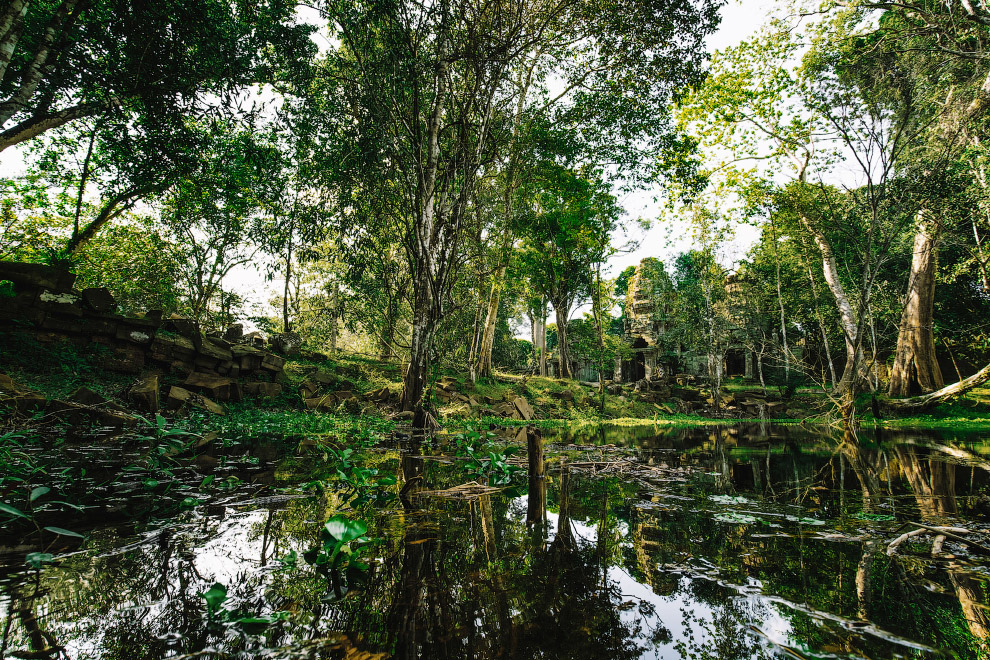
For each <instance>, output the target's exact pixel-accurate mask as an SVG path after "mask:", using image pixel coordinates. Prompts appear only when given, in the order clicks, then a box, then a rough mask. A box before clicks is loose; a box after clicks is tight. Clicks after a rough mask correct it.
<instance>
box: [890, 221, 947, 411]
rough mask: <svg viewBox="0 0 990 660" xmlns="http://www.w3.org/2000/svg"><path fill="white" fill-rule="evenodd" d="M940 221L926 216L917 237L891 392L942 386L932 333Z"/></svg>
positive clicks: (911, 392) (901, 393)
mask: <svg viewBox="0 0 990 660" xmlns="http://www.w3.org/2000/svg"><path fill="white" fill-rule="evenodd" d="M938 238H939V223H938V221H936V220H933V219H930V218H926V217H922V218H921V222H920V223H919V226H918V233H917V234H915V237H914V253H913V254H912V257H911V274H910V276H909V277H908V287H907V298H906V300H905V303H904V311H903V312H902V314H901V324H900V327H899V328H898V331H897V354H896V357H895V359H894V368H893V370H892V371H891V373H890V385H889V389H888V394H890V396H896V397H903V396H911V395H914V394H923V393H925V392H932V391H934V390H937V389H939V388H941V387H942V386H943V385H944V384H945V383H944V382H943V380H942V371H941V370H940V369H939V367H938V360H936V358H935V338H934V337H933V335H932V323H933V315H934V312H933V309H934V302H935V266H936V262H937V261H938Z"/></svg>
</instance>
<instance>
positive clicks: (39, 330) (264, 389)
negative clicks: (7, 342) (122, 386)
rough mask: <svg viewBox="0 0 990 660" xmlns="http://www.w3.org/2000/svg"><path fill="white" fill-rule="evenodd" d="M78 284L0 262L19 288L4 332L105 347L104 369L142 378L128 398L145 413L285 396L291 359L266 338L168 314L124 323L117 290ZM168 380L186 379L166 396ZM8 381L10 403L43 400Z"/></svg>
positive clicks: (1, 307)
mask: <svg viewBox="0 0 990 660" xmlns="http://www.w3.org/2000/svg"><path fill="white" fill-rule="evenodd" d="M75 277H76V276H75V275H74V274H72V273H69V272H66V271H62V270H58V269H56V268H53V267H50V266H45V265H43V264H30V263H14V262H0V280H9V281H10V282H12V283H13V285H14V296H13V297H4V298H0V330H5V331H21V332H26V333H28V334H29V335H30V336H32V337H33V338H34V339H35V340H37V341H38V342H39V343H41V344H43V345H45V344H48V345H54V344H56V343H57V342H68V343H69V344H72V345H74V346H75V347H76V348H79V349H91V348H92V345H93V344H95V345H97V346H101V347H103V349H102V350H100V351H97V355H98V357H97V364H98V365H99V367H101V368H103V369H106V370H107V371H111V372H117V373H124V374H134V375H135V376H141V377H140V378H138V379H137V380H136V381H135V383H134V384H133V385H132V386H131V387H130V388H129V390H128V392H127V397H128V398H129V400H130V401H131V403H132V404H133V405H134V406H135V407H136V408H138V409H140V410H143V411H144V412H149V413H154V412H157V411H158V410H159V408H160V407H162V406H168V407H175V408H177V407H180V406H184V405H185V406H193V407H197V408H202V409H204V410H208V411H210V412H213V413H217V414H223V412H224V410H223V408H222V406H221V405H219V403H218V402H226V401H239V400H241V399H243V398H244V397H274V396H277V395H279V394H281V392H282V387H283V384H284V383H285V382H287V381H286V379H285V374H284V372H283V367H284V365H285V359H284V358H283V357H280V356H279V355H276V354H275V353H272V352H271V351H268V350H265V348H264V345H265V344H264V340H263V338H262V337H261V336H260V334H258V333H249V334H247V335H242V332H240V330H241V329H240V328H232V329H231V330H229V331H228V332H227V333H226V337H227V338H226V339H225V338H223V337H219V336H212V335H204V334H203V333H202V332H201V331H200V328H199V326H198V324H196V323H195V322H193V321H191V320H189V319H185V318H181V317H176V316H173V317H172V318H167V319H166V318H163V317H162V313H161V312H148V313H146V314H145V315H144V316H143V317H142V318H134V317H125V316H122V315H120V314H117V313H115V310H116V307H117V304H116V301H115V300H114V298H113V295H112V294H111V293H110V291H108V290H107V289H104V288H91V289H84V290H82V291H78V290H76V289H74V288H73V285H74V284H75ZM166 373H171V374H173V375H177V376H178V377H180V378H182V379H183V380H182V381H181V384H180V385H173V386H171V387H170V388H169V389H168V391H167V392H166V393H160V391H159V379H160V377H161V376H163V375H165V374H166ZM7 381H9V378H8V379H6V381H3V382H0V389H2V390H3V392H0V394H3V395H4V396H3V398H5V399H17V400H19V401H21V402H24V401H25V400H30V399H31V396H32V395H33V396H35V398H36V396H37V395H36V393H27V392H23V391H21V392H18V391H17V389H16V387H15V386H14V385H13V384H12V383H9V384H7V385H4V383H6V382H7ZM18 396H19V397H20V398H19V399H18ZM96 396H98V395H96ZM25 397H27V398H26V399H25ZM82 398H83V399H90V400H91V399H92V396H91V395H83V396H82ZM35 403H37V401H35ZM80 405H90V404H80ZM18 407H23V406H21V405H20V404H18Z"/></svg>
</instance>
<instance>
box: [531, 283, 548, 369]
mask: <svg viewBox="0 0 990 660" xmlns="http://www.w3.org/2000/svg"><path fill="white" fill-rule="evenodd" d="M533 346H534V347H535V348H536V359H537V362H538V366H539V374H540V375H541V376H546V375H547V305H546V301H545V300H544V299H543V298H542V297H541V298H540V307H539V309H538V310H537V311H536V318H535V319H534V320H533Z"/></svg>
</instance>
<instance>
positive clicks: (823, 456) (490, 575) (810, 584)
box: [0, 425, 990, 659]
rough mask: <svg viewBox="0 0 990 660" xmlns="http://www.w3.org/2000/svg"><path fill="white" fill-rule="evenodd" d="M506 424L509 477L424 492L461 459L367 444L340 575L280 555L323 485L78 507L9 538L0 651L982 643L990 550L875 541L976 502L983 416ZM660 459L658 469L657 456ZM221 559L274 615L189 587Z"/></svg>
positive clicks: (914, 652)
mask: <svg viewBox="0 0 990 660" xmlns="http://www.w3.org/2000/svg"><path fill="white" fill-rule="evenodd" d="M516 438H517V440H518V442H519V443H520V444H523V443H525V446H526V447H527V448H528V454H529V455H528V458H527V459H526V463H525V466H526V467H527V469H526V470H525V471H524V472H523V473H521V474H522V475H523V476H521V477H520V478H519V479H518V482H517V483H516V484H515V486H516V488H517V489H519V488H521V489H522V490H523V491H525V492H526V494H524V495H522V496H519V495H518V493H507V492H502V493H483V494H479V495H476V496H471V497H465V498H454V497H443V496H440V495H437V494H436V493H437V491H441V490H443V489H445V488H450V487H452V486H457V485H459V484H462V483H464V482H465V481H469V480H470V478H469V476H468V475H467V474H466V473H465V471H464V469H463V461H460V460H458V459H456V457H450V456H445V455H443V452H442V451H437V450H436V449H435V448H431V445H430V444H429V443H427V442H425V441H424V440H423V439H415V438H412V439H408V440H406V441H404V443H403V444H402V445H401V446H400V447H399V449H398V451H393V452H386V453H383V454H377V455H373V456H369V457H367V460H369V461H371V460H374V461H375V465H376V467H378V469H379V470H380V471H382V473H389V474H394V475H395V476H396V477H397V479H398V481H399V486H398V487H397V489H398V490H399V491H400V492H401V496H400V497H399V498H397V499H396V500H395V502H394V504H393V505H391V507H390V508H388V509H387V510H384V511H381V510H372V509H370V508H368V507H367V506H366V507H365V508H363V509H362V510H360V511H356V512H353V516H354V517H358V518H364V519H365V520H368V521H369V522H370V523H371V529H370V534H371V535H373V536H375V537H377V538H380V539H381V545H380V546H378V547H377V549H376V551H375V557H374V561H373V567H372V568H371V569H370V570H369V573H368V579H367V582H366V584H365V585H364V587H363V588H361V589H357V590H354V591H353V592H352V593H350V594H349V595H348V596H347V597H346V598H344V599H342V600H341V599H337V598H335V597H334V590H333V589H332V588H331V586H330V584H328V581H327V579H326V578H324V577H323V576H321V575H319V574H317V573H316V572H314V571H313V570H312V569H311V568H309V567H308V566H306V565H305V564H304V563H302V562H301V561H300V562H298V563H296V564H294V565H293V563H292V562H290V561H288V559H287V558H289V557H291V556H292V554H293V553H295V554H296V555H297V556H301V554H302V553H303V552H305V551H306V550H307V549H309V548H311V547H313V546H314V545H315V544H316V543H317V541H318V532H319V529H320V526H321V525H322V522H323V521H325V520H326V519H327V518H328V517H329V516H331V515H333V514H334V513H336V512H338V511H339V510H341V508H342V507H343V500H342V493H340V492H336V491H333V490H332V489H331V490H327V491H325V492H322V493H321V495H320V496H317V497H309V498H307V499H295V500H283V501H278V502H269V503H268V504H266V505H264V506H254V505H250V504H248V505H245V504H239V502H244V501H246V500H248V498H246V497H243V496H237V495H236V494H235V495H233V496H231V497H230V499H228V500H226V501H227V503H226V504H225V503H223V502H214V503H213V504H212V505H211V506H201V507H197V508H195V509H193V510H190V511H185V512H184V513H182V514H180V515H177V516H174V517H172V518H171V519H170V520H168V521H158V522H156V521H154V520H147V521H143V522H137V523H135V524H133V525H130V526H125V527H115V526H110V527H106V528H104V529H97V530H95V531H94V532H93V533H92V535H91V536H90V538H89V539H88V541H87V544H86V545H85V546H84V548H83V549H82V550H81V551H80V552H76V553H70V554H68V555H66V556H63V557H61V558H60V559H58V560H57V561H56V563H55V565H53V566H50V567H48V568H46V569H44V570H43V571H41V572H37V573H36V572H30V571H23V570H21V569H20V568H19V567H18V566H19V565H20V564H19V562H20V558H17V557H14V556H9V562H8V564H9V565H7V566H5V567H4V568H3V570H4V571H6V573H5V574H4V577H2V578H0V590H2V595H0V616H2V617H3V626H4V627H3V638H2V642H0V655H3V656H4V657H7V656H10V657H51V658H54V657H69V658H121V659H124V658H127V659H130V658H167V657H230V658H242V657H243V658H248V657H285V658H290V657H291V658H295V657H299V658H304V657H314V658H315V657H369V658H374V657H382V658H384V657H394V658H533V657H542V658H641V657H642V658H705V659H713V658H719V659H722V658H724V659H729V658H733V659H736V658H775V657H791V658H793V657H850V658H852V657H856V658H864V657H865V658H888V657H919V656H920V657H924V656H932V657H935V656H938V655H943V656H946V657H952V658H960V659H961V658H975V657H982V656H986V655H987V653H988V640H990V636H988V635H990V617H988V615H987V602H988V599H987V583H988V581H987V573H988V564H987V558H984V557H979V556H977V555H972V556H971V554H970V553H971V551H972V548H971V547H967V546H966V545H965V544H960V543H957V542H955V541H954V540H953V539H951V538H946V537H939V536H938V535H929V536H916V537H912V539H911V540H909V541H908V542H905V543H903V544H902V545H900V546H899V547H897V548H896V551H895V552H893V553H892V554H891V555H888V553H887V546H888V544H889V543H890V541H891V540H892V539H894V538H895V537H897V536H898V535H899V534H900V533H902V532H903V531H905V530H907V529H912V527H911V524H914V523H920V524H924V525H928V526H931V527H936V526H943V525H949V526H952V527H962V528H967V529H969V530H974V531H986V530H987V529H988V527H990V526H988V520H987V518H986V514H987V510H988V503H990V493H988V490H990V469H988V468H990V464H988V463H987V461H986V460H985V459H983V458H982V452H983V449H984V447H983V445H982V443H980V442H979V441H978V440H972V439H966V438H945V437H942V436H939V435H937V434H933V433H921V432H906V431H905V432H897V433H892V432H886V433H885V434H883V435H882V436H880V437H876V438H873V439H872V441H871V442H870V443H869V444H864V443H863V442H862V441H853V440H852V439H844V440H839V441H837V440H835V439H832V438H826V437H822V436H816V435H814V434H812V433H811V432H809V431H807V430H802V429H781V428H774V427H760V426H759V425H754V426H753V427H736V428H728V429H727V428H713V429H702V430H673V431H671V430H665V429H657V428H653V427H647V428H636V429H628V428H626V429H609V428H598V429H594V430H592V431H585V430H577V431H568V432H564V433H559V434H558V433H555V432H547V431H544V432H539V431H536V430H533V429H530V430H525V429H524V430H523V431H521V432H519V433H518V435H517V436H516ZM610 444H614V445H617V448H616V449H614V450H613V449H608V448H606V449H602V447H603V446H606V445H610ZM544 452H545V453H544ZM589 465H595V466H601V465H608V466H610V468H609V469H610V471H608V472H605V473H604V474H603V473H602V471H601V470H600V469H599V468H597V467H596V468H594V469H590V468H587V467H582V466H589ZM548 466H549V467H548ZM635 466H649V467H650V468H651V469H654V471H653V472H650V471H637V470H636V469H635ZM669 474H676V475H678V478H676V479H671V478H661V477H662V475H669ZM651 475H653V476H651ZM5 561H7V559H5ZM215 582H219V583H221V584H223V585H225V586H226V588H227V590H228V596H229V600H228V601H227V602H226V603H225V605H224V607H227V608H229V609H230V610H231V611H236V612H239V613H242V614H245V615H247V614H250V615H251V616H253V617H262V616H274V615H275V614H276V613H279V612H284V613H286V614H285V615H283V616H284V617H285V618H286V620H285V621H281V622H278V623H275V624H274V625H271V626H269V627H268V628H267V629H266V630H264V631H263V632H262V634H260V635H258V634H251V631H249V630H246V629H245V628H244V627H243V626H242V627H238V626H235V625H231V624H225V625H222V626H218V625H216V624H215V623H211V622H210V621H209V620H208V617H207V616H206V611H205V601H204V599H203V597H202V596H201V595H200V594H201V593H202V592H204V591H205V590H206V589H208V588H209V587H210V586H211V585H212V584H213V583H215ZM211 649H215V650H216V651H211ZM936 649H938V651H936ZM359 654H367V655H364V656H359Z"/></svg>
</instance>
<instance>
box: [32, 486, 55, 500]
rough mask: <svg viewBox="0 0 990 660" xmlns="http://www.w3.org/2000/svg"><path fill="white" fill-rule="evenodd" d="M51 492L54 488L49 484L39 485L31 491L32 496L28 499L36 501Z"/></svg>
mask: <svg viewBox="0 0 990 660" xmlns="http://www.w3.org/2000/svg"><path fill="white" fill-rule="evenodd" d="M50 492H52V489H51V488H49V487H48V486H38V487H37V488H35V489H34V490H32V491H31V495H30V497H28V501H29V502H34V501H35V500H36V499H38V498H39V497H42V496H44V495H47V494H48V493H50Z"/></svg>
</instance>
